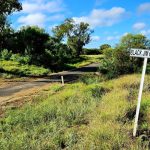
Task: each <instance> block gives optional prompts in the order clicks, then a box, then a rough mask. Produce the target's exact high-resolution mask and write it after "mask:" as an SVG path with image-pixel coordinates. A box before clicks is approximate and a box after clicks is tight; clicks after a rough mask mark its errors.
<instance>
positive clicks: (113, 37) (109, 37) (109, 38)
mask: <svg viewBox="0 0 150 150" xmlns="http://www.w3.org/2000/svg"><path fill="white" fill-rule="evenodd" d="M119 39H120V36H119V35H118V36H108V37H106V40H107V41H114V40H119Z"/></svg>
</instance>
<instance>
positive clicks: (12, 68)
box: [0, 60, 49, 76]
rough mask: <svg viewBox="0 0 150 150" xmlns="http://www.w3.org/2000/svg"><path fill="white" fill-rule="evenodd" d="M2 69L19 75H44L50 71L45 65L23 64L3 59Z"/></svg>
mask: <svg viewBox="0 0 150 150" xmlns="http://www.w3.org/2000/svg"><path fill="white" fill-rule="evenodd" d="M21 61H22V60H21ZM0 71H1V72H2V73H7V74H12V75H19V76H43V75H47V74H48V73H49V70H48V69H45V68H43V67H37V66H34V65H23V64H20V63H19V62H15V61H5V60H1V63H0Z"/></svg>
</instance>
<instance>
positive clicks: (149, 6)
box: [138, 2, 150, 13]
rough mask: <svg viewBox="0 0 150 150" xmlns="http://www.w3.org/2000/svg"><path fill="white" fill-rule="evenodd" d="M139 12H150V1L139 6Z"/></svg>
mask: <svg viewBox="0 0 150 150" xmlns="http://www.w3.org/2000/svg"><path fill="white" fill-rule="evenodd" d="M138 12H139V13H150V2H148V3H143V4H141V5H140V6H139V7H138Z"/></svg>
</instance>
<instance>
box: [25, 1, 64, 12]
mask: <svg viewBox="0 0 150 150" xmlns="http://www.w3.org/2000/svg"><path fill="white" fill-rule="evenodd" d="M22 7H23V11H22V12H23V13H38V12H49V13H56V12H62V11H64V10H65V8H64V7H65V6H64V4H63V2H62V0H51V1H50V2H49V1H46V0H43V1H42V0H37V1H36V0H32V1H29V0H26V1H23V3H22Z"/></svg>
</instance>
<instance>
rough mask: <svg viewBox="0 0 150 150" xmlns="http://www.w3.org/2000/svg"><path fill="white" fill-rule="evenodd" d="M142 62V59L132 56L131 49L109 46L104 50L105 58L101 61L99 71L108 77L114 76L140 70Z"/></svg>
mask: <svg viewBox="0 0 150 150" xmlns="http://www.w3.org/2000/svg"><path fill="white" fill-rule="evenodd" d="M141 64H142V63H141V60H140V59H139V58H138V59H137V58H131V57H130V54H129V51H128V50H127V49H125V48H124V47H116V48H115V49H112V48H109V49H106V50H104V59H103V60H102V61H101V64H100V67H99V71H100V72H101V73H102V74H105V75H106V76H107V78H114V77H117V76H119V75H122V74H128V73H133V72H135V71H138V70H139V67H140V66H141Z"/></svg>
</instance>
